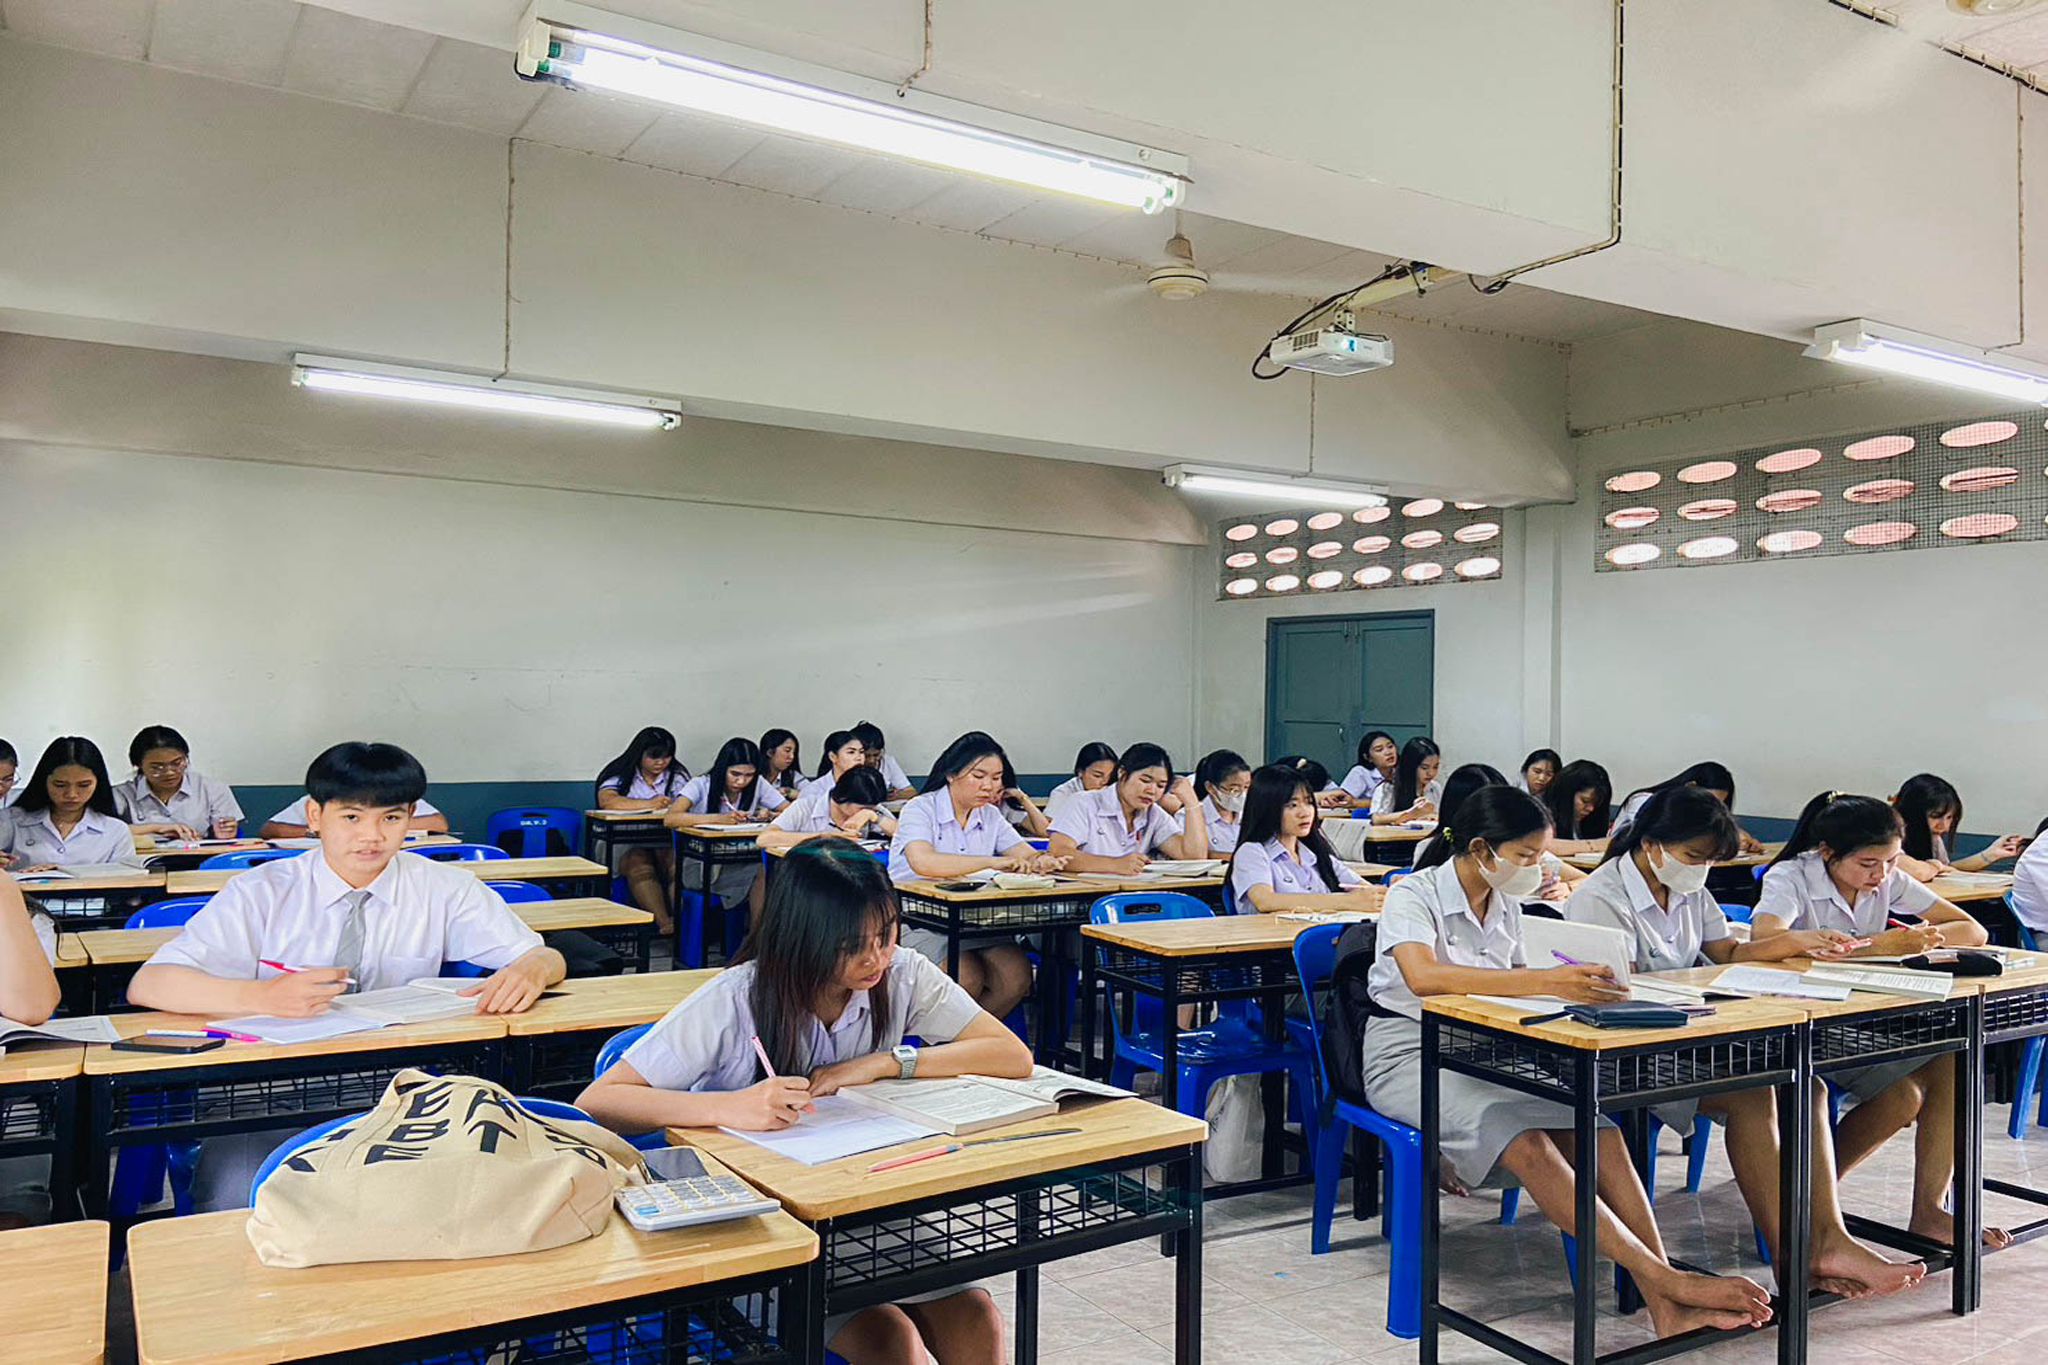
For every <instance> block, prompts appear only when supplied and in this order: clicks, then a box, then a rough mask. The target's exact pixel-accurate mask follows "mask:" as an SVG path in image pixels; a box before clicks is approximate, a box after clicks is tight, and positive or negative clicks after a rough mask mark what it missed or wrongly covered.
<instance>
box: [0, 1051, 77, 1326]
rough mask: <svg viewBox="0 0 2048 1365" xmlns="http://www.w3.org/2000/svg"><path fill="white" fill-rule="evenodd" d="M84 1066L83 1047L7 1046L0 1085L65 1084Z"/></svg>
mask: <svg viewBox="0 0 2048 1365" xmlns="http://www.w3.org/2000/svg"><path fill="white" fill-rule="evenodd" d="M84 1065H85V1044H83V1043H55V1042H37V1043H10V1044H8V1046H7V1051H6V1052H5V1053H0V1085H20V1084H21V1083H23V1082H24V1081H68V1080H70V1079H71V1078H72V1077H73V1076H76V1075H78V1074H79V1072H80V1071H81V1070H83V1069H84ZM5 1280H6V1277H5V1276H0V1287H4V1284H5ZM0 1322H4V1320H0ZM5 1331H6V1329H5V1327H4V1326H0V1337H4V1335H5Z"/></svg>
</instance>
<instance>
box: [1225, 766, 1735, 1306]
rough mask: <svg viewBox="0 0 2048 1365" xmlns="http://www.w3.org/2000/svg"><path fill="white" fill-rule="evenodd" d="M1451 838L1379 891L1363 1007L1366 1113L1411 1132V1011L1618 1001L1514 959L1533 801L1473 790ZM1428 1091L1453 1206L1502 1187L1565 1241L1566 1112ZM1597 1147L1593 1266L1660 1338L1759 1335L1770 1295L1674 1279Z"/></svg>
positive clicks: (1500, 790) (1608, 1155)
mask: <svg viewBox="0 0 2048 1365" xmlns="http://www.w3.org/2000/svg"><path fill="white" fill-rule="evenodd" d="M1254 785H1256V784H1254ZM1451 826H1452V829H1453V830H1454V831H1455V833H1454V835H1453V838H1452V839H1451V840H1448V841H1445V842H1443V843H1440V844H1439V845H1438V846H1437V848H1435V849H1434V850H1432V857H1433V859H1435V861H1432V862H1431V863H1430V864H1429V865H1428V866H1426V867H1423V866H1420V865H1418V870H1417V871H1416V872H1415V874H1414V875H1412V876H1408V877H1403V878H1402V879H1401V880H1400V881H1398V882H1396V883H1395V884H1394V885H1393V887H1392V888H1390V889H1389V890H1388V892H1387V899H1386V905H1385V907H1384V908H1383V909H1382V910H1381V912H1380V922H1379V955H1378V957H1377V958H1376V959H1375V960H1374V962H1373V965H1372V969H1371V972H1370V974H1369V975H1368V977H1367V979H1366V985H1367V990H1368V992H1369V994H1370V995H1371V998H1372V1002H1373V1005H1374V1014H1373V1017H1371V1018H1370V1019H1368V1020H1367V1021H1366V1025H1365V1059H1364V1060H1365V1092H1366V1098H1367V1100H1368V1101H1369V1102H1370V1103H1371V1105H1372V1107H1373V1108H1375V1109H1377V1110H1379V1111H1380V1112H1381V1113H1383V1114H1385V1115H1387V1116H1388V1117H1389V1118H1392V1119H1395V1120H1397V1121H1399V1122H1401V1123H1405V1124H1408V1125H1410V1126H1411V1127H1412V1126H1416V1125H1419V1124H1420V1123H1421V1121H1422V1113H1421V1109H1420V1103H1421V1093H1422V1023H1421V1020H1422V997H1424V996H1430V995H1453V994H1479V995H1554V996H1563V997H1564V998H1566V999H1568V1000H1584V1001H1603V1000H1617V999H1620V998H1621V996H1622V994H1623V992H1622V990H1621V988H1620V986H1619V985H1618V984H1617V983H1616V982H1615V980H1614V978H1613V976H1612V975H1611V974H1609V972H1608V970H1607V969H1606V968H1605V967H1599V966H1592V965H1576V964H1575V965H1565V964H1559V965H1555V966H1548V967H1545V966H1531V965H1529V964H1528V962H1527V961H1526V959H1525V957H1524V955H1523V950H1522V918H1521V914H1522V912H1521V908H1520V906H1519V905H1518V904H1517V903H1516V902H1517V899H1518V898H1519V897H1521V896H1525V895H1528V894H1529V893H1530V892H1531V891H1533V890H1535V888H1536V887H1537V885H1539V884H1540V883H1541V882H1542V880H1543V871H1542V868H1541V866H1540V863H1541V861H1542V857H1543V851H1544V846H1545V844H1546V842H1547V841H1548V839H1549V836H1550V817H1549V815H1548V813H1547V812H1545V810H1544V808H1543V807H1542V805H1541V804H1539V803H1538V802H1537V801H1536V799H1535V798H1534V797H1532V796H1530V795H1528V794H1527V793H1526V792H1518V791H1515V790H1514V789H1513V788H1511V787H1505V786H1490V787H1482V788H1480V789H1479V790H1478V791H1477V792H1475V793H1473V794H1472V795H1471V796H1470V797H1468V798H1466V800H1465V803H1464V804H1463V805H1461V806H1459V807H1458V808H1457V810H1455V811H1454V812H1452V816H1451ZM1437 1084H1438V1097H1439V1106H1438V1107H1439V1113H1440V1115H1441V1129H1440V1131H1441V1134H1442V1150H1443V1162H1444V1164H1443V1168H1442V1170H1441V1172H1440V1178H1441V1179H1442V1180H1443V1181H1444V1182H1445V1184H1446V1185H1447V1186H1449V1187H1451V1188H1455V1189H1459V1190H1461V1191H1462V1190H1464V1189H1470V1188H1476V1187H1478V1186H1481V1185H1494V1184H1502V1183H1506V1179H1507V1178H1508V1177H1512V1178H1513V1179H1514V1180H1516V1181H1519V1182H1520V1184H1521V1185H1522V1187H1523V1188H1524V1189H1526V1190H1528V1192H1529V1194H1530V1196H1531V1197H1532V1198H1534V1199H1535V1201H1536V1203H1537V1205H1538V1207H1540V1208H1541V1209H1542V1210H1543V1212H1544V1214H1545V1216H1547V1217H1548V1218H1549V1219H1550V1220H1551V1221H1552V1222H1553V1223H1555V1224H1557V1225H1558V1226H1559V1227H1567V1228H1568V1227H1571V1226H1572V1219H1573V1214H1574V1209H1575V1206H1576V1197H1575V1193H1574V1189H1575V1177H1574V1174H1573V1171H1572V1167H1571V1164H1570V1163H1569V1162H1568V1161H1567V1160H1566V1159H1565V1153H1566V1152H1567V1151H1569V1150H1570V1146H1571V1140H1572V1137H1571V1135H1572V1127H1573V1116H1572V1111H1571V1109H1570V1107H1569V1106H1566V1105H1562V1104H1559V1103H1557V1102H1555V1101H1553V1100H1545V1099H1538V1098H1536V1097H1535V1096H1531V1095H1524V1094H1522V1093H1520V1092H1519V1091H1514V1090H1509V1089H1507V1088H1506V1087H1504V1086H1499V1085H1494V1084H1491V1083H1489V1082H1486V1081H1482V1080H1479V1079H1477V1078H1475V1077H1471V1076H1463V1075H1460V1074H1458V1073H1456V1072H1452V1071H1444V1072H1442V1073H1440V1074H1439V1076H1438V1078H1437ZM1599 1142H1600V1163H1599V1177H1598V1179H1599V1198H1598V1202H1597V1204H1596V1205H1595V1208H1596V1211H1597V1214H1598V1229H1597V1240H1598V1245H1599V1248H1600V1252H1601V1254H1602V1255H1604V1256H1607V1257H1608V1258H1610V1259H1612V1260H1614V1261H1615V1262H1617V1263H1619V1264H1620V1265H1621V1266H1622V1267H1624V1268H1625V1269H1627V1270H1628V1271H1629V1273H1630V1274H1631V1275H1633V1276H1634V1277H1635V1281H1636V1285H1637V1287H1638V1288H1640V1289H1641V1290H1642V1293H1643V1301H1644V1303H1645V1305H1646V1306H1647V1307H1648V1308H1649V1310H1650V1318H1651V1321H1652V1323H1653V1324H1654V1326H1655V1328H1656V1332H1657V1335H1658V1336H1660V1337H1668V1336H1672V1335H1675V1334H1677V1333H1680V1332H1685V1331H1690V1330H1692V1329H1693V1328H1696V1327H1721V1328H1734V1327H1746V1326H1753V1325H1760V1324H1762V1323H1764V1322H1767V1321H1769V1319H1770V1316H1771V1308H1770V1296H1769V1295H1768V1294H1767V1293H1765V1292H1764V1289H1763V1287H1762V1286H1761V1285H1758V1284H1756V1283H1754V1282H1753V1281H1751V1280H1748V1279H1746V1278H1743V1277H1742V1276H1739V1275H1730V1276H1716V1275H1699V1274H1692V1273H1688V1272H1685V1271H1681V1270H1678V1269H1676V1268H1674V1267H1673V1266H1672V1264H1671V1262H1670V1260H1669V1258H1668V1257H1667V1256H1666V1255H1665V1253H1664V1244H1663V1240H1662V1238H1661V1237H1660V1236H1659V1234H1658V1231H1657V1222H1656V1218H1655V1216H1654V1215H1653V1214H1652V1212H1651V1209H1650V1200H1649V1196H1648V1195H1646V1194H1645V1193H1644V1191H1643V1185H1642V1181H1641V1180H1640V1179H1639V1178H1638V1177H1637V1175H1636V1172H1635V1167H1634V1166H1632V1165H1631V1164H1630V1163H1629V1157H1628V1149H1627V1147H1626V1146H1625V1145H1624V1144H1623V1142H1622V1140H1621V1133H1620V1132H1619V1131H1618V1130H1617V1129H1615V1128H1612V1127H1603V1128H1602V1129H1601V1130H1600V1134H1599Z"/></svg>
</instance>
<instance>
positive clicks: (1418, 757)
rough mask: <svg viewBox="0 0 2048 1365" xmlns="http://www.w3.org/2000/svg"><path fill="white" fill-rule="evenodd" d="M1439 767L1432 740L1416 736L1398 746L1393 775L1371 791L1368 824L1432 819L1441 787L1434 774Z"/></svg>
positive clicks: (1440, 762) (1400, 823) (1440, 761)
mask: <svg viewBox="0 0 2048 1365" xmlns="http://www.w3.org/2000/svg"><path fill="white" fill-rule="evenodd" d="M1442 766H1443V756H1442V752H1441V751H1440V750H1439V749H1438V748H1437V747H1436V741H1435V740H1433V739H1429V738H1427V737H1426V736H1423V735H1417V736H1416V737H1415V738H1413V739H1411V740H1409V741H1408V742H1407V743H1406V744H1403V745H1402V746H1401V756H1400V758H1398V759H1397V760H1395V762H1394V775H1393V777H1391V778H1389V779H1388V780H1387V781H1385V782H1382V783H1381V784H1380V785H1379V786H1378V787H1376V788H1374V790H1373V794H1372V822H1373V823H1374V824H1375V825H1405V824H1408V823H1409V822H1410V821H1414V820H1434V819H1435V818H1436V808H1437V802H1438V801H1439V800H1440V799H1441V798H1442V797H1443V794H1444V789H1443V784H1442V783H1441V782H1439V781H1437V776H1436V775H1437V772H1438V771H1439V770H1440V769H1441V768H1442Z"/></svg>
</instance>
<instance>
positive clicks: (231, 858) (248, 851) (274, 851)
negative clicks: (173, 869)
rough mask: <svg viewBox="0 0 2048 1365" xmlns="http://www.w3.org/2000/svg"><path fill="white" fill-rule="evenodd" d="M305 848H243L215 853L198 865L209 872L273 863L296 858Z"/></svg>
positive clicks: (200, 868)
mask: <svg viewBox="0 0 2048 1365" xmlns="http://www.w3.org/2000/svg"><path fill="white" fill-rule="evenodd" d="M305 851H306V850H305V849H303V848H245V849H241V850H239V851H238V852H234V853H216V854H214V855H213V856H212V857H211V858H208V859H207V860H206V861H205V862H203V863H201V864H200V865H199V870H200V871H201V872H211V871H213V870H214V869H215V868H219V867H255V866H256V865H257V864H258V863H274V862H276V861H277V860H278V859H279V858H296V857H298V856H299V855H300V854H301V853H304V852H305Z"/></svg>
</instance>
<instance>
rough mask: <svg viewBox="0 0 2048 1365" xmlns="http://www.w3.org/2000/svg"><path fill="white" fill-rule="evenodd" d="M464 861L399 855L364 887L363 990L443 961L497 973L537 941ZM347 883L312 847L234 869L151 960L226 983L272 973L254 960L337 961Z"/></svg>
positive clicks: (431, 970) (427, 971)
mask: <svg viewBox="0 0 2048 1365" xmlns="http://www.w3.org/2000/svg"><path fill="white" fill-rule="evenodd" d="M467 866H469V865H468V864H457V863H437V862H435V861H433V860H432V859H430V858H423V857H421V856H420V855H419V854H417V853H403V852H401V853H398V854H395V855H393V857H392V859H391V861H390V862H389V863H387V864H385V867H384V870H383V871H382V872H380V873H378V874H377V877H376V880H374V881H372V882H371V883H370V884H369V885H368V886H367V887H364V888H363V889H364V890H366V891H368V892H369V893H370V899H369V900H368V901H367V902H365V904H364V906H363V959H362V966H361V967H360V969H359V970H358V971H357V973H356V981H357V982H358V985H359V989H361V990H366V991H370V990H377V989H379V988H380V987H384V986H402V985H404V984H405V983H406V982H407V981H409V980H411V979H412V978H414V977H417V976H439V975H440V974H441V964H442V963H443V962H474V963H476V964H477V965H478V966H479V967H486V968H489V969H491V970H493V971H495V970H497V969H498V968H500V967H503V966H504V965H506V964H507V963H509V962H511V961H512V960H513V959H514V958H517V957H520V956H522V955H524V954H526V953H528V952H530V951H532V950H533V949H535V948H538V947H540V946H541V938H540V935H539V934H536V933H535V932H534V931H533V930H531V929H529V928H527V927H526V925H525V923H524V922H523V921H522V920H520V918H519V917H518V916H517V915H515V914H513V913H512V910H511V908H510V907H509V906H507V905H506V904H505V901H504V899H503V898H502V897H501V896H499V895H498V893H497V892H495V891H493V890H491V888H490V887H488V886H485V885H484V880H483V878H481V877H479V876H477V875H476V874H475V873H474V872H469V871H465V870H464V868H465V867H467ZM349 891H350V888H349V885H348V883H347V882H344V881H343V880H342V879H341V878H340V877H339V876H338V875H336V873H335V871H334V869H333V868H331V867H329V866H328V865H327V859H326V857H325V856H324V855H323V854H322V853H321V851H320V850H319V849H317V848H315V849H308V850H307V851H306V852H304V853H301V854H300V855H299V856H298V857H296V858H278V859H275V860H273V861H271V862H267V863H262V864H260V865H258V866H256V867H252V868H250V869H249V870H248V871H247V872H241V873H237V874H236V875H235V876H232V877H230V878H228V882H227V885H226V886H224V887H222V888H221V890H220V893H219V894H218V895H216V896H215V897H214V898H213V899H212V900H210V901H208V902H207V903H206V904H205V905H204V906H202V907H200V910H199V913H198V914H196V915H194V916H192V918H191V919H190V920H188V921H186V923H185V927H184V928H183V929H182V930H180V931H179V933H178V936H177V937H176V938H174V939H172V940H171V941H170V942H169V943H166V944H165V945H164V946H163V947H161V948H159V949H157V950H156V952H155V953H154V954H153V955H151V957H150V959H149V965H150V966H152V967H154V966H158V965H163V964H168V965H170V966H174V967H191V968H194V969H196V970H198V971H202V972H205V973H206V974H207V975H208V976H218V977H225V978H228V979H230V980H240V981H249V980H257V981H262V980H268V979H269V978H270V977H273V976H275V975H277V973H276V972H274V971H272V970H271V969H270V968H268V967H265V966H262V965H260V960H261V959H264V958H268V959H270V960H271V961H273V962H285V963H291V964H294V965H297V966H302V967H318V966H322V965H324V964H326V963H330V962H332V961H334V954H335V949H336V948H337V947H338V946H339V945H340V942H341V929H342V924H343V922H344V921H345V920H346V919H347V918H348V899H347V898H348V895H349Z"/></svg>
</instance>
